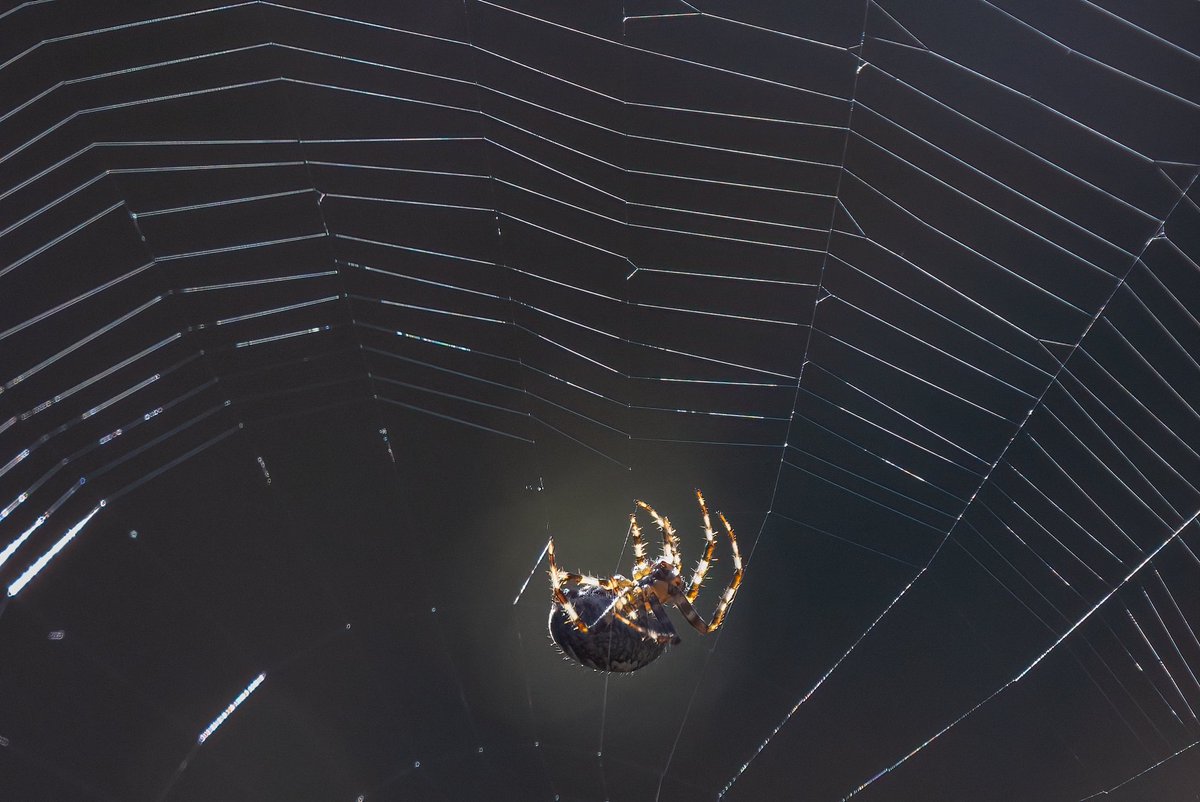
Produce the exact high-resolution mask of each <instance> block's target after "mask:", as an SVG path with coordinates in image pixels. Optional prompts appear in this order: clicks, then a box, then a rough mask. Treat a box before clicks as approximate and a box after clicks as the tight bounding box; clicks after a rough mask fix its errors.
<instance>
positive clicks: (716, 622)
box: [708, 512, 742, 632]
mask: <svg viewBox="0 0 1200 802" xmlns="http://www.w3.org/2000/svg"><path fill="white" fill-rule="evenodd" d="M717 517H718V518H720V519H721V525H722V526H724V527H725V532H726V534H728V535H729V546H730V548H732V549H733V578H732V579H730V580H729V587H727V588H725V592H724V593H722V594H721V600H720V601H719V602H717V611H716V612H715V613H713V620H712V623H711V624H709V625H708V631H709V632H714V631H716V630H717V629H718V628H719V627H720V626H721V624H722V623H723V622H724V621H725V613H727V612H728V611H729V605H731V604H733V597H734V596H735V595H736V594H737V591H738V588H739V587H741V585H742V553H741V552H740V551H739V550H738V542H737V536H736V535H735V534H733V527H732V526H730V525H729V521H728V520H727V519H726V518H725V516H724V515H723V514H722V513H719V512H718V513H717Z"/></svg>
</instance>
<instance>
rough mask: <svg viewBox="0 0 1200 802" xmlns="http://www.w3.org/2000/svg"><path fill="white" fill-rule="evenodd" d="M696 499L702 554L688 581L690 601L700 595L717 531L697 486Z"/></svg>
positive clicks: (711, 562)
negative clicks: (699, 516)
mask: <svg viewBox="0 0 1200 802" xmlns="http://www.w3.org/2000/svg"><path fill="white" fill-rule="evenodd" d="M696 500H697V501H699V502H700V514H701V516H703V518H704V556H703V557H701V558H700V562H698V563H696V572H695V573H694V574H692V581H691V582H689V583H688V591H687V600H688V601H690V602H694V601H696V597H697V596H698V595H700V586H701V585H703V584H704V577H705V575H707V574H708V569H709V568H711V567H712V564H713V563H714V562H715V560H713V551H714V550H715V549H716V548H717V533H716V532H714V531H713V528H712V518H710V517H709V514H708V505H707V504H705V503H704V494H702V493H701V492H700V489H699V488H696Z"/></svg>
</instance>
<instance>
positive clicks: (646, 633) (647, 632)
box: [613, 588, 679, 643]
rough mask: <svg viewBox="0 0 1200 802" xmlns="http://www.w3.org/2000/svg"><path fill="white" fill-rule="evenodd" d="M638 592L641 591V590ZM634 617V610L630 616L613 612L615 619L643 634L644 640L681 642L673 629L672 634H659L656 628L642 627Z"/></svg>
mask: <svg viewBox="0 0 1200 802" xmlns="http://www.w3.org/2000/svg"><path fill="white" fill-rule="evenodd" d="M638 590H640V588H639V589H638ZM642 595H643V596H644V595H645V594H644V593H643V594H642ZM634 615H636V612H635V611H634V610H630V614H629V616H625V615H622V614H621V613H620V612H618V611H617V610H616V609H614V610H613V618H616V619H617V620H618V621H620V622H621V623H622V624H624V625H625V626H627V627H629V628H630V629H632V630H634V631H635V632H639V633H641V635H642V637H643V638H646V639H648V640H655V641H658V642H659V643H678V642H679V636H678V635H677V634H675V631H674V628H673V627H672V629H671V634H667V633H665V632H659V631H658V630H657V629H655V628H654V627H650V626H642V625H641V624H639V623H637V622H636V621H634V620H633V617H634ZM656 617H657V616H656ZM668 626H670V623H669V622H668Z"/></svg>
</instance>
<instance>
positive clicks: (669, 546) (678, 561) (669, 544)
mask: <svg viewBox="0 0 1200 802" xmlns="http://www.w3.org/2000/svg"><path fill="white" fill-rule="evenodd" d="M637 505H638V506H639V507H641V508H642V509H643V510H645V511H646V512H648V513H650V517H651V518H653V519H654V523H656V524H658V528H659V529H661V530H662V536H663V555H662V556H663V559H664V560H666V561H667V562H669V563H671V565H673V566H675V573H679V572H680V571H682V570H683V557H682V555H681V554H680V553H679V536H678V535H676V534H675V527H673V526H671V522H670V521H669V520H668V519H667V518H664V517H663V516H661V515H659V514H658V511H657V510H655V509H654V508H653V507H651V506H650V505H649V504H647V503H646V502H644V501H641V500H639V501H638V502H637Z"/></svg>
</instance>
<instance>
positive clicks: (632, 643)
mask: <svg viewBox="0 0 1200 802" xmlns="http://www.w3.org/2000/svg"><path fill="white" fill-rule="evenodd" d="M696 500H697V501H698V502H700V514H701V516H702V518H703V519H704V537H705V543H704V556H703V557H701V558H700V562H699V563H698V564H697V565H696V570H695V572H694V573H693V574H692V579H691V581H690V582H688V583H687V585H684V583H683V578H682V577H681V576H680V572H681V571H682V570H683V566H682V557H681V555H680V552H679V538H678V537H677V536H676V534H675V529H674V528H673V527H672V526H671V522H670V521H669V520H667V519H666V518H664V517H663V516H661V515H659V514H658V513H657V512H655V511H654V508H653V507H651V506H650V505H649V504H647V503H646V502H644V501H638V502H637V508H640V509H643V510H645V511H646V512H648V513H650V516H651V517H652V518H653V519H654V522H655V523H656V524H658V528H659V529H660V530H662V537H663V551H662V556H661V557H660V558H659V559H658V560H657V561H656V562H650V561H649V560H647V559H646V544H645V543H644V542H643V540H642V530H641V527H640V526H638V522H637V514H636V509H635V511H634V514H632V515H630V516H629V528H630V532H631V534H632V537H633V557H634V563H633V578H632V579H627V578H626V577H623V576H621V575H620V574H614V575H613V576H611V577H607V578H605V577H594V576H587V575H584V574H574V573H570V572H567V571H561V570H559V568H558V565H557V563H555V561H554V538H550V542H549V543H548V544H547V546H546V554H547V557H548V558H549V562H550V591H551V594H552V595H553V599H554V603H553V604H552V605H551V607H550V637H551V638H552V639H553V640H554V642H555V643H557V644H558V646H559V648H561V649H562V650H563V653H564V654H566V655H567V656H568V657H570V658H572V659H574V660H577V661H579V662H580V663H582V664H583V665H585V666H590V667H591V668H596V669H599V670H601V671H624V672H628V671H635V670H637V669H639V668H641V667H642V666H644V665H646V664H648V663H650V662H652V661H654V660H655V659H657V658H658V656H659V655H661V654H662V653H663V652H664V651H666V649H667V647H668V646H669V645H672V644H676V643H679V640H680V639H679V635H678V634H677V633H676V632H675V627H674V626H672V624H671V619H670V618H668V617H667V611H666V607H665V605H668V604H669V605H674V606H675V607H678V608H679V611H680V612H681V613H683V617H684V618H686V619H687V621H688V623H689V624H691V625H692V626H693V627H695V628H696V629H697V630H698V631H699V632H700V633H701V634H702V635H704V634H708V633H709V632H714V631H716V630H717V629H718V628H719V627H720V626H721V623H722V622H723V621H724V620H725V614H726V613H727V612H728V611H729V605H730V604H731V603H732V602H733V597H734V594H736V593H737V589H738V586H739V585H741V583H742V556H741V553H740V552H739V551H738V544H737V538H736V537H735V536H734V534H733V527H731V526H730V525H729V521H728V520H726V519H725V516H724V515H722V514H721V513H719V512H718V513H717V517H718V518H720V519H721V524H722V525H723V526H724V527H725V532H726V533H727V534H728V535H729V544H730V546H731V547H732V549H733V578H732V579H731V580H730V581H729V586H728V587H727V588H725V592H724V593H722V594H721V598H720V601H718V602H717V611H716V612H715V613H714V614H713V619H712V623H707V622H705V620H704V619H703V618H701V617H700V614H699V613H698V612H696V608H695V607H693V606H692V603H693V602H694V601H695V600H696V596H697V595H699V593H700V586H701V584H702V583H703V582H704V576H705V575H706V574H707V573H708V569H709V568H710V567H711V566H712V563H713V551H714V550H715V549H716V547H717V535H716V532H714V531H713V528H712V521H711V519H710V517H709V514H708V507H707V505H705V503H704V496H703V495H702V494H701V493H700V491H699V490H697V491H696Z"/></svg>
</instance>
